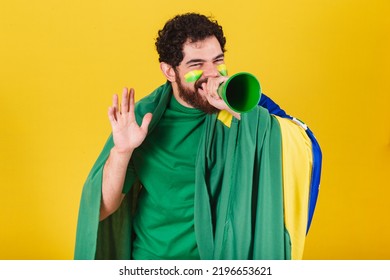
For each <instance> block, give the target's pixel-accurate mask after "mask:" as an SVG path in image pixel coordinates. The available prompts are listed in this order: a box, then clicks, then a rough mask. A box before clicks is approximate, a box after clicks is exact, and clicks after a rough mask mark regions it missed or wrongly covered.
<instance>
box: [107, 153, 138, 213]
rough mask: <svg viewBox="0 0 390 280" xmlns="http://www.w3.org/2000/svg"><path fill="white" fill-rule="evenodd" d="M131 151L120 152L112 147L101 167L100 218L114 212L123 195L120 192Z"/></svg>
mask: <svg viewBox="0 0 390 280" xmlns="http://www.w3.org/2000/svg"><path fill="white" fill-rule="evenodd" d="M131 154H132V151H131V152H128V153H120V152H118V151H117V150H116V148H115V147H114V148H112V149H111V152H110V156H109V157H108V159H107V161H106V163H105V165H104V169H103V183H102V199H101V205H100V220H104V219H105V218H106V217H108V216H109V215H111V214H112V213H113V212H115V211H116V210H117V209H118V208H119V206H120V204H121V202H122V199H123V197H124V194H123V193H122V190H123V184H124V182H125V177H126V172H127V166H128V164H129V161H130V158H131Z"/></svg>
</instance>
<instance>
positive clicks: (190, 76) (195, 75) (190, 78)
mask: <svg viewBox="0 0 390 280" xmlns="http://www.w3.org/2000/svg"><path fill="white" fill-rule="evenodd" d="M202 74H203V71H202V70H192V71H190V72H188V73H187V74H185V75H184V80H185V81H186V82H187V83H193V82H196V81H197V80H199V78H200V76H202Z"/></svg>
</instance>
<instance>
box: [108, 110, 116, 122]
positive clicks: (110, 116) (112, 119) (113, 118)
mask: <svg viewBox="0 0 390 280" xmlns="http://www.w3.org/2000/svg"><path fill="white" fill-rule="evenodd" d="M115 111H116V109H115V107H114V106H112V107H109V108H108V119H109V121H110V123H111V125H112V126H113V125H114V124H115V123H116V115H115Z"/></svg>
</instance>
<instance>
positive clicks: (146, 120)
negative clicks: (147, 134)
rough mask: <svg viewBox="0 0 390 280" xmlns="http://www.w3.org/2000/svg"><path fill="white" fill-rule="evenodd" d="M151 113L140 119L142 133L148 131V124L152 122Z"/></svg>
mask: <svg viewBox="0 0 390 280" xmlns="http://www.w3.org/2000/svg"><path fill="white" fill-rule="evenodd" d="M152 117H153V115H152V113H147V114H146V115H145V116H144V118H143V119H142V124H141V129H142V130H144V131H148V127H149V124H150V122H151V120H152Z"/></svg>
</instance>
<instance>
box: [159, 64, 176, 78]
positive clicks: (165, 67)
mask: <svg viewBox="0 0 390 280" xmlns="http://www.w3.org/2000/svg"><path fill="white" fill-rule="evenodd" d="M160 69H161V71H162V72H163V74H164V76H165V77H166V78H167V80H168V81H170V82H171V83H172V82H175V81H176V73H175V71H174V70H173V67H172V66H171V65H169V64H167V63H165V62H161V63H160Z"/></svg>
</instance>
